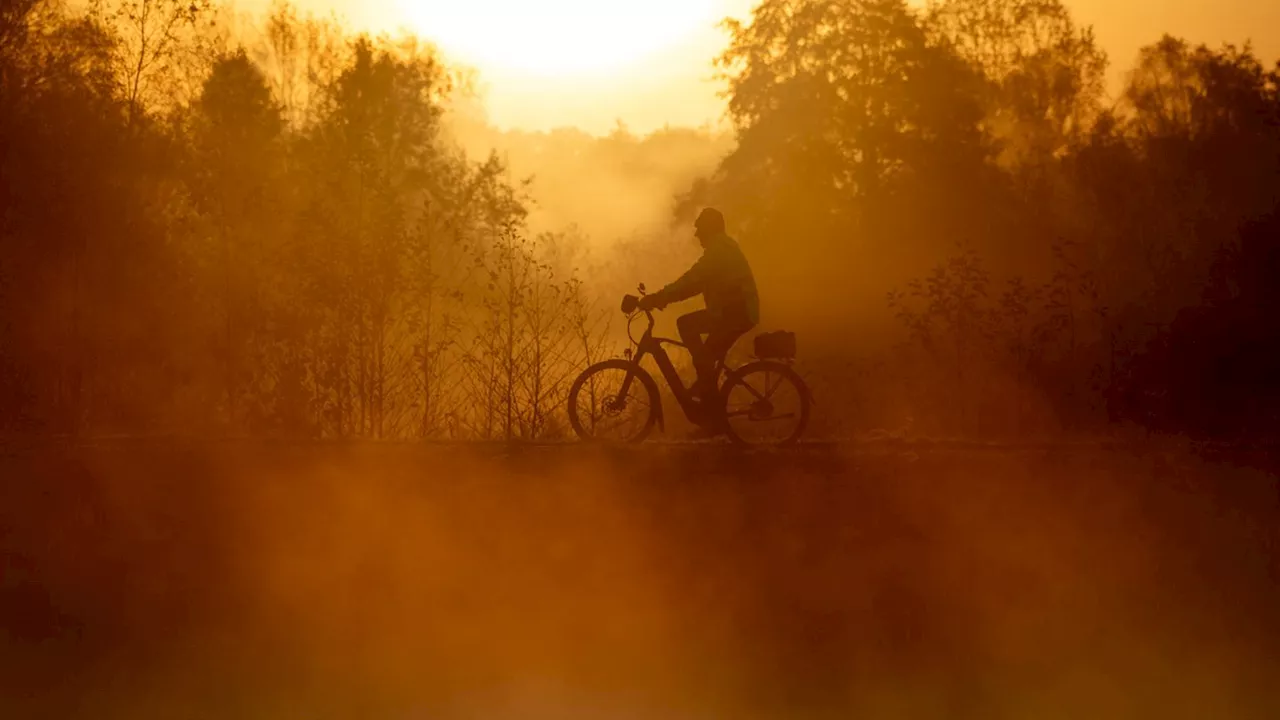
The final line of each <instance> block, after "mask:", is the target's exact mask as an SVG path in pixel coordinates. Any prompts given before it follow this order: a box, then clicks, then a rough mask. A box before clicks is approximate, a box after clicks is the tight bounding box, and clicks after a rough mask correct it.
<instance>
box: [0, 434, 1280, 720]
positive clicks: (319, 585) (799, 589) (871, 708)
mask: <svg viewBox="0 0 1280 720" xmlns="http://www.w3.org/2000/svg"><path fill="white" fill-rule="evenodd" d="M0 462H3V465H4V472H2V473H0V477H3V478H4V481H3V485H2V486H0V487H2V490H0V492H2V493H3V496H2V497H0V501H2V502H0V508H3V510H0V520H2V522H0V526H3V527H4V528H5V534H4V541H3V548H4V552H5V555H6V561H5V567H6V574H5V580H4V588H3V593H2V595H0V597H2V598H3V600H2V601H0V603H2V605H3V608H4V610H3V613H0V617H3V618H4V629H5V636H4V638H5V639H4V641H3V649H2V650H0V657H2V658H3V673H0V677H3V678H4V680H3V684H2V685H0V687H2V688H3V698H4V701H3V705H4V707H5V710H4V715H5V716H6V717H24V718H25V717H58V718H74V717H93V718H114V717H120V718H125V717H127V718H150V717H155V718H160V717H175V716H183V717H237V718H250V717H281V716H305V717H315V718H326V717H335V718H337V717H364V718H425V717H432V718H448V717H459V718H461V717H470V718H486V719H490V718H492V719H494V720H501V719H502V718H599V717H610V718H646V717H675V718H705V717H744V718H756V717H758V718H782V717H787V718H805V717H830V716H833V715H846V716H847V715H848V714H850V713H852V714H855V715H856V714H861V715H864V716H872V717H921V718H925V717H973V718H991V717H1032V716H1034V717H1087V716H1095V717H1135V716H1148V715H1156V714H1159V715H1160V716H1161V717H1187V718H1193V717H1206V716H1211V715H1212V716H1223V717H1227V716H1229V717H1233V718H1248V717H1256V718H1264V717H1275V713H1276V712H1277V710H1280V706H1278V705H1277V704H1276V696H1275V694H1274V692H1272V691H1271V682H1272V680H1273V679H1274V677H1276V672H1277V670H1280V662H1278V660H1280V658H1278V657H1277V654H1276V648H1277V642H1276V641H1277V640H1278V639H1280V633H1278V631H1280V625H1278V624H1277V623H1276V618H1275V613H1274V612H1273V611H1272V610H1273V608H1274V607H1275V604H1276V602H1277V601H1278V600H1280V587H1278V586H1277V582H1276V572H1275V571H1276V557H1277V556H1276V547H1277V545H1276V541H1277V531H1276V527H1277V524H1276V522H1275V521H1276V518H1277V501H1276V500H1277V498H1276V486H1275V484H1274V480H1273V479H1272V478H1270V477H1269V476H1267V475H1266V474H1264V473H1262V472H1259V471H1254V470H1249V469H1247V468H1235V467H1230V466H1224V465H1221V464H1216V463H1212V462H1210V461H1208V460H1203V459H1195V458H1194V457H1192V456H1190V455H1187V454H1184V453H1181V452H1178V451H1168V450H1158V449H1155V450H1146V451H1143V452H1127V451H1126V452H1120V451H1115V450H1107V449H1099V448H1094V449H1092V450H1083V451H1082V450H1080V449H1073V450H1071V451H1069V452H1068V451H1064V450H1045V449H1039V450H1021V451H1003V452H990V451H977V450H960V449H941V448H939V449H934V450H930V449H928V448H916V449H915V450H910V451H908V450H903V449H892V448H889V447H887V446H885V447H870V446H869V447H865V448H863V449H861V450H857V451H844V452H842V453H826V452H824V451H820V450H811V451H809V452H807V453H801V454H790V455H787V456H775V455H770V454H764V455H738V454H732V453H729V452H728V451H725V450H722V449H719V448H707V447H701V448H690V449H686V448H678V447H677V448H669V449H667V450H664V451H658V452H652V451H651V452H646V453H638V452H603V451H599V452H597V451H590V450H587V449H582V448H569V447H551V448H547V447H542V448H526V449H505V450H496V449H484V448H474V449H468V450H461V449H458V448H445V447H435V448H433V447H425V448H424V447H409V446H401V447H396V446H377V447H373V446H366V447H360V446H334V447H330V448H323V447H317V446H244V447H235V448H228V447H216V448H211V447H207V446H190V447H185V448H183V447H172V446H171V447H167V448H163V449H161V448H157V447H154V446H140V445H129V444H124V445H105V446H99V447H96V448H91V449H79V450H76V451H74V452H66V451H65V448H64V449H60V450H58V451H56V452H54V451H50V450H48V449H26V450H20V451H15V452H12V453H10V454H9V455H8V456H6V457H5V458H4V459H3V460H2V461H0Z"/></svg>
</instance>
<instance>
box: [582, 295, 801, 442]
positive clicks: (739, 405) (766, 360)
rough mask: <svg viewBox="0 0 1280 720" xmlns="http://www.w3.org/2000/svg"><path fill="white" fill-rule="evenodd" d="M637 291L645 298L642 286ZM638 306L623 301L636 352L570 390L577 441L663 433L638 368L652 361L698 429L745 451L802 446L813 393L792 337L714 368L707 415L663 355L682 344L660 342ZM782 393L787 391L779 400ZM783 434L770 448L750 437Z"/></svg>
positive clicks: (773, 339) (770, 339)
mask: <svg viewBox="0 0 1280 720" xmlns="http://www.w3.org/2000/svg"><path fill="white" fill-rule="evenodd" d="M639 291H640V294H641V295H644V284H643V283H641V285H640V286H639ZM638 303H639V298H638V297H636V296H634V295H627V296H626V297H624V298H623V301H622V312H623V314H624V315H626V316H627V339H628V340H629V341H630V342H631V344H632V346H633V347H629V348H627V350H626V351H625V352H624V356H623V357H622V358H613V359H610V360H604V361H602V362H598V363H595V364H594V365H591V366H590V367H588V368H587V369H586V370H584V371H582V374H581V375H579V376H578V377H577V379H576V380H574V382H573V385H572V386H570V388H569V407H568V409H569V423H570V425H572V426H573V430H574V432H575V433H577V434H578V437H579V438H581V439H583V440H586V441H591V442H618V443H639V442H642V441H644V440H645V439H646V438H647V437H648V436H649V434H650V433H651V432H652V430H653V427H654V425H659V426H661V427H663V428H664V429H665V422H664V413H663V407H662V399H661V396H660V395H659V393H658V384H657V382H655V381H654V379H653V376H652V375H650V374H649V372H648V371H646V370H645V369H644V368H642V367H641V366H640V363H641V361H642V360H644V358H645V357H646V356H652V357H653V359H654V361H655V362H656V363H657V364H658V369H659V370H660V371H661V373H662V377H663V379H665V380H666V381H667V385H668V386H670V388H671V392H672V395H674V396H675V399H676V402H677V404H679V406H680V409H681V410H682V411H683V412H684V414H685V417H687V418H689V419H690V420H691V421H693V422H694V423H697V424H699V425H703V426H707V425H708V424H711V425H713V426H717V425H718V426H719V428H720V429H721V430H723V431H724V433H725V434H727V435H728V436H729V439H730V440H732V441H733V442H735V443H737V444H743V445H775V446H785V445H790V444H792V443H794V442H796V441H797V440H798V439H799V438H800V436H801V434H802V433H803V432H804V429H805V426H806V425H808V422H809V409H810V405H811V404H812V396H811V395H810V392H809V387H808V386H807V385H806V384H805V382H804V380H802V379H801V378H800V376H799V374H797V373H796V372H795V370H793V369H792V368H791V365H790V364H791V361H792V360H794V358H795V336H794V335H793V334H792V333H786V332H775V333H766V334H762V335H757V336H756V337H755V340H754V351H755V353H754V356H753V359H752V361H751V362H749V363H747V364H745V365H742V366H741V367H737V368H731V367H728V366H727V365H726V364H725V362H724V359H723V358H720V359H718V360H717V363H716V366H715V372H716V385H717V391H718V397H717V398H716V405H715V406H714V407H711V408H705V409H704V408H703V407H702V404H701V403H700V402H699V401H698V400H697V398H695V396H694V393H693V389H692V387H686V386H685V384H684V382H683V381H682V380H681V379H680V375H679V373H678V372H677V371H676V367H675V365H674V364H673V363H672V362H671V358H670V357H668V355H667V352H666V350H665V349H664V346H665V345H674V346H677V347H685V345H684V343H681V342H679V341H677V340H672V339H670V338H663V337H657V336H655V335H654V334H653V325H654V319H653V312H651V311H649V310H640V309H639V307H638ZM641 314H643V315H644V316H645V317H646V318H647V319H648V327H646V328H645V331H644V334H643V335H641V337H640V339H639V340H636V338H635V337H634V336H633V335H632V332H631V329H632V325H633V323H634V321H635V319H636V318H637V317H639V316H640V315H641ZM633 348H634V349H633ZM760 376H763V380H762V381H761V380H760V379H758V378H759V377H760ZM721 377H724V382H723V384H721V383H720V378H721ZM784 386H786V387H787V388H788V389H789V391H788V392H786V393H783V395H782V396H781V397H776V396H777V395H778V393H779V392H780V391H782V390H783V389H784ZM633 391H634V392H633ZM738 391H742V392H738ZM584 393H585V394H584ZM735 393H737V395H735ZM788 399H789V400H791V401H792V402H793V403H794V405H795V407H794V409H792V410H791V411H790V412H784V411H782V409H780V406H782V407H785V406H786V405H785V404H784V403H780V402H779V401H780V400H782V401H785V400H788ZM584 405H585V408H586V409H585V413H584V410H583V406H584ZM787 420H790V421H792V422H791V423H787V424H786V425H783V424H782V422H783V421H787ZM744 423H745V424H744ZM778 427H783V428H784V429H783V430H782V432H781V433H780V435H778V436H777V438H776V439H773V440H761V439H759V438H758V436H757V434H756V433H754V432H751V430H753V429H754V430H770V429H774V428H778ZM610 429H621V430H622V433H621V437H619V438H616V439H613V438H607V437H604V434H605V433H607V432H608V431H609V430H610Z"/></svg>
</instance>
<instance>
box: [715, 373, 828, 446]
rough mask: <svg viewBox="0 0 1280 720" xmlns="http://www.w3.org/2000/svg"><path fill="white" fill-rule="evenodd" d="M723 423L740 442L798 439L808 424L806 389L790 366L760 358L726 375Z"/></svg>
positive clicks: (773, 443) (777, 443) (774, 442)
mask: <svg viewBox="0 0 1280 720" xmlns="http://www.w3.org/2000/svg"><path fill="white" fill-rule="evenodd" d="M720 395H721V397H722V398H723V400H724V420H725V422H724V425H725V428H724V429H725V432H726V433H727V434H728V435H729V439H731V440H733V441H734V442H736V443H739V444H743V445H761V446H782V445H790V444H792V443H794V442H795V441H797V440H799V439H800V436H801V435H802V434H803V433H804V429H805V426H807V425H808V424H809V406H810V404H811V399H810V397H809V388H808V386H806V385H805V383H804V380H802V379H801V378H800V376H799V375H797V374H796V372H795V371H794V370H792V369H791V368H790V367H788V366H786V365H784V364H782V363H778V362H771V361H769V360H759V361H756V362H753V363H749V364H747V365H743V366H742V367H740V368H738V369H737V370H734V371H733V372H731V373H729V376H728V377H727V378H725V382H724V385H723V386H721V389H720Z"/></svg>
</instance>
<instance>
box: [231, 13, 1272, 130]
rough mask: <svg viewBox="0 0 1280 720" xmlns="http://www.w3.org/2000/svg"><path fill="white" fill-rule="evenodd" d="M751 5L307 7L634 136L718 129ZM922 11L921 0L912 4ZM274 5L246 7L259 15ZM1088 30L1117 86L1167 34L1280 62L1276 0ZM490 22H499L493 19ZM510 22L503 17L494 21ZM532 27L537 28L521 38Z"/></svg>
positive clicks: (498, 106) (524, 110)
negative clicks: (404, 32)
mask: <svg viewBox="0 0 1280 720" xmlns="http://www.w3.org/2000/svg"><path fill="white" fill-rule="evenodd" d="M754 4H755V2H754V0H686V1H683V2H681V1H678V0H651V1H649V2H645V3H643V4H642V5H636V6H634V7H637V8H638V7H643V10H630V9H628V8H629V7H631V6H628V5H627V4H626V3H611V2H609V3H602V2H593V1H591V0H547V1H544V2H528V1H526V0H480V1H477V2H466V3H454V2H448V1H447V0H368V1H367V2H359V1H357V0H300V1H299V2H298V5H299V7H301V8H305V9H309V10H312V11H314V12H317V13H321V14H323V13H327V12H335V13H337V14H338V15H340V16H342V17H345V18H347V19H348V21H349V22H350V23H351V25H352V26H354V27H364V28H368V29H370V30H374V31H379V30H385V31H394V30H397V29H400V28H405V29H408V30H411V31H413V32H415V33H418V34H420V35H422V36H424V37H429V38H432V39H433V40H435V41H436V42H438V43H439V44H440V45H441V46H442V48H443V49H445V50H446V52H448V53H449V54H450V55H451V57H454V58H456V59H457V60H458V61H460V62H464V63H467V64H469V65H472V66H474V67H475V68H476V69H477V70H479V72H480V74H481V87H482V89H483V91H484V102H485V108H486V111H487V113H488V117H489V119H490V121H491V122H492V123H493V124H494V125H495V126H496V127H499V128H503V129H510V128H520V129H525V130H546V129H550V128H555V127H566V126H567V127H577V128H580V129H583V130H586V131H588V132H591V133H596V134H603V133H607V132H609V131H611V130H612V129H613V128H614V126H615V124H616V122H617V121H619V120H621V121H622V122H624V123H625V124H626V125H627V126H628V127H630V128H632V129H633V130H636V131H638V132H648V131H651V130H654V129H657V128H660V127H662V126H664V125H684V126H694V127H697V126H702V125H712V126H719V125H721V123H722V119H723V113H724V102H723V101H722V100H721V99H720V98H719V97H718V92H719V91H720V90H721V89H722V87H721V84H720V83H718V82H716V81H715V80H714V78H713V71H712V69H711V68H710V66H709V61H710V59H711V58H713V57H715V56H716V55H717V54H718V53H719V52H720V51H721V50H722V49H723V48H724V46H725V44H726V37H725V34H724V33H723V32H722V31H720V30H719V29H718V28H717V27H716V25H717V23H718V22H719V20H720V19H721V18H724V17H736V18H745V17H747V16H748V15H749V14H750V11H751V7H752V6H753V5H754ZM912 4H914V5H917V6H921V5H924V4H925V3H924V2H921V0H912ZM268 5H269V0H250V2H248V3H247V4H246V6H245V7H246V8H248V9H251V10H253V11H254V12H261V11H263V10H265V9H266V7H267V6H268ZM1066 5H1067V7H1068V8H1070V9H1071V10H1072V12H1073V15H1074V17H1075V18H1076V20H1077V21H1078V22H1079V23H1080V24H1081V25H1092V26H1093V28H1094V31H1095V32H1096V34H1097V37H1098V41H1099V43H1100V44H1101V46H1102V48H1103V49H1104V50H1105V51H1106V52H1107V53H1108V55H1109V56H1110V59H1111V68H1110V72H1109V76H1110V80H1111V82H1112V85H1113V86H1114V85H1116V84H1118V83H1119V82H1120V81H1121V80H1122V77H1123V73H1124V72H1125V71H1126V70H1127V69H1128V68H1129V66H1130V65H1131V64H1132V62H1133V60H1134V58H1135V57H1136V54H1137V51H1138V48H1140V47H1141V46H1142V45H1144V44H1146V43H1148V42H1150V41H1151V39H1152V38H1154V37H1158V36H1159V35H1160V34H1161V33H1166V32H1167V33H1169V34H1171V35H1174V36H1176V37H1182V38H1185V39H1187V40H1188V41H1191V42H1194V43H1201V42H1203V43H1206V44H1208V45H1210V46H1211V47H1212V46H1217V45H1219V44H1221V43H1224V42H1232V43H1236V44H1242V43H1244V42H1245V41H1248V40H1252V41H1253V43H1254V48H1255V50H1256V51H1257V52H1258V54H1259V55H1261V56H1262V57H1264V58H1270V57H1275V56H1277V55H1278V54H1280V3H1277V2H1271V1H1269V0H1221V1H1217V0H1186V1H1185V2H1152V1H1148V0H1114V1H1111V2H1108V1H1107V0H1071V1H1070V2H1067V3H1066ZM491 18H494V19H491ZM496 18H503V19H496ZM526 30H532V31H533V32H525V31H526Z"/></svg>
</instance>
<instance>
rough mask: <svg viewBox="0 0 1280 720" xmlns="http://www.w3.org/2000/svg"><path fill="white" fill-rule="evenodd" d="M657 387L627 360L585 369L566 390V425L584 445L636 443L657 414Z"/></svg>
mask: <svg viewBox="0 0 1280 720" xmlns="http://www.w3.org/2000/svg"><path fill="white" fill-rule="evenodd" d="M660 402H661V400H660V399H659V397H658V386H657V384H656V383H654V381H653V378H652V377H651V376H650V375H649V373H647V372H645V371H644V369H642V368H641V367H640V366H639V365H637V364H635V363H633V362H629V361H627V360H605V361H604V362H599V363H596V364H595V365H592V366H591V367H589V368H587V369H586V370H584V371H583V372H582V374H581V375H579V376H578V379H577V380H574V381H573V385H572V386H571V387H570V388H569V424H570V425H572V426H573V431H574V432H575V433H577V434H578V437H579V438H582V439H583V440H586V441H588V442H601V443H638V442H641V441H643V440H644V439H645V438H646V437H648V435H649V433H650V432H651V431H652V430H653V425H654V423H655V422H657V420H658V414H659V413H660V412H661V406H660V405H659V403H660Z"/></svg>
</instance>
